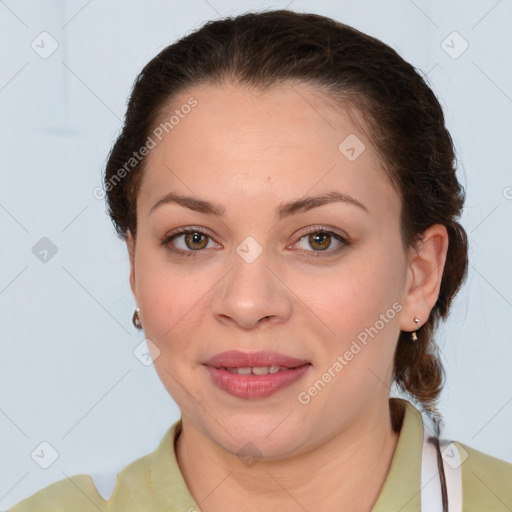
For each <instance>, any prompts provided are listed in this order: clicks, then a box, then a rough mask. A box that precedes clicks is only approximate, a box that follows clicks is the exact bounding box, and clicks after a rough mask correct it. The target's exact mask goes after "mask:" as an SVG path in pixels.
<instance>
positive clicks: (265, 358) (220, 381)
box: [204, 350, 312, 399]
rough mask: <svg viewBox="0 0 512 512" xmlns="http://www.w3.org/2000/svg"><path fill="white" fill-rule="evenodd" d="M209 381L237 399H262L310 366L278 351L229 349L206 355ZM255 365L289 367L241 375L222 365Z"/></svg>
mask: <svg viewBox="0 0 512 512" xmlns="http://www.w3.org/2000/svg"><path fill="white" fill-rule="evenodd" d="M204 365H205V367H206V369H207V370H208V372H209V373H210V376H211V378H212V380H213V382H214V383H215V384H216V385H217V386H218V387H219V388H220V389H222V390H224V391H226V392H227V393H229V394H230V395H233V396H236V397H238V398H245V399H256V398H265V397H268V396H270V395H273V394H274V393H277V392H278V391H280V390H282V389H284V388H286V387H288V386H290V385H291V384H293V383H294V382H295V381H297V380H298V379H300V378H301V377H302V376H303V375H304V374H305V373H306V372H307V371H308V370H309V368H310V367H311V366H312V365H311V363H310V362H309V361H306V360H303V359H297V358H295V357H290V356H286V355H284V354H279V353H278V352H270V351H262V352H240V351H238V350H230V351H227V352H222V353H220V354H217V355H215V356H213V357H212V358H210V359H209V360H208V361H206V362H205V363H204ZM248 366H250V367H255V366H268V367H271V366H281V367H285V368H289V369H288V370H281V371H279V372H277V373H268V374H266V375H254V374H250V375H242V374H237V373H231V372H230V371H228V370H226V368H244V367H248Z"/></svg>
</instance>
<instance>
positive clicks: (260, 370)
mask: <svg viewBox="0 0 512 512" xmlns="http://www.w3.org/2000/svg"><path fill="white" fill-rule="evenodd" d="M222 369H223V370H227V371H228V372H230V373H238V374H239V375H249V374H251V373H252V374H253V375H266V374H267V373H277V372H280V371H286V370H289V368H287V367H286V366H276V365H272V366H254V367H251V366H244V367H240V368H226V367H223V368H222Z"/></svg>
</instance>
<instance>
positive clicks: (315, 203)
mask: <svg viewBox="0 0 512 512" xmlns="http://www.w3.org/2000/svg"><path fill="white" fill-rule="evenodd" d="M336 202H341V203H345V204H349V205H353V206H357V207H358V208H360V209H362V210H364V211H365V212H366V213H369V212H368V209H367V208H366V206H365V205H364V204H362V203H361V202H359V201H358V200H357V199H354V198H353V197H351V196H349V195H347V194H342V193H341V192H337V191H334V190H333V191H331V192H326V193H325V194H320V195H318V196H311V197H305V198H301V199H297V200H295V201H289V202H286V203H281V204H280V205H279V206H278V207H277V208H276V211H275V217H276V219H277V220H282V219H284V218H285V217H289V216H291V215H295V214H297V213H300V212H305V211H308V210H311V209H312V208H318V207H319V206H323V205H326V204H330V203H336ZM169 203H176V204H179V205H181V206H183V207H185V208H188V209H190V210H193V211H195V212H199V213H205V214H207V215H215V216H217V217H223V216H224V213H225V208H224V207H223V206H221V205H220V204H218V203H214V202H210V201H205V200H204V199H198V198H197V197H191V196H183V195H180V194H176V193H174V192H170V193H169V194H166V195H165V196H164V197H162V198H161V199H159V200H158V201H157V202H156V203H155V204H154V205H153V206H152V207H151V209H150V210H149V213H150V214H151V213H152V212H153V211H154V210H155V209H156V208H158V207H159V206H161V205H164V204H169Z"/></svg>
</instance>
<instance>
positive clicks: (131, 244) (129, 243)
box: [125, 229, 137, 302]
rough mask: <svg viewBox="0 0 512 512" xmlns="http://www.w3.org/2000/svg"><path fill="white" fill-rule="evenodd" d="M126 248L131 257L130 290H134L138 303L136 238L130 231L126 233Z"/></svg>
mask: <svg viewBox="0 0 512 512" xmlns="http://www.w3.org/2000/svg"><path fill="white" fill-rule="evenodd" d="M125 242H126V247H127V249H128V256H129V257H130V288H131V289H132V293H133V296H134V297H135V302H137V294H136V286H135V237H134V236H133V235H132V232H131V231H130V230H129V229H128V230H127V231H126V238H125Z"/></svg>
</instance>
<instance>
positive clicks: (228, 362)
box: [203, 350, 309, 368]
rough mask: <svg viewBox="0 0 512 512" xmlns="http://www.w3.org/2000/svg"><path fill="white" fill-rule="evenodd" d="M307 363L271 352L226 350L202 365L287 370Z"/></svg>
mask: <svg viewBox="0 0 512 512" xmlns="http://www.w3.org/2000/svg"><path fill="white" fill-rule="evenodd" d="M308 363H309V361H306V360H304V359H297V358H295V357H290V356H286V355H284V354H279V353H278V352H272V351H260V352H241V351H239V350H228V351H227V352H221V353H219V354H216V355H214V356H213V357H212V358H210V359H208V361H206V362H205V363H203V364H205V365H206V366H213V367H215V368H222V367H225V368H240V367H247V366H253V367H254V366H285V367H287V368H297V367H298V366H302V365H304V364H308Z"/></svg>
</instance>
